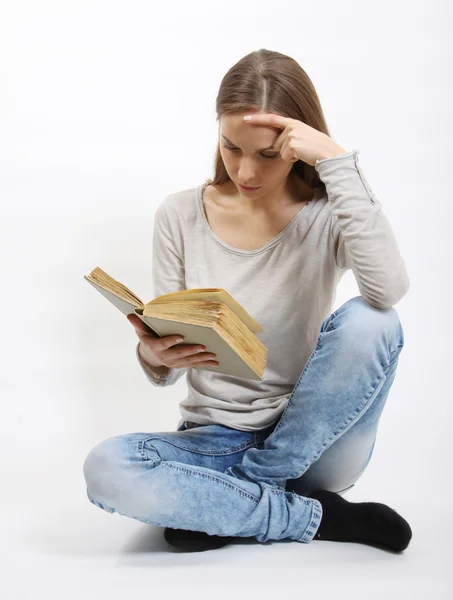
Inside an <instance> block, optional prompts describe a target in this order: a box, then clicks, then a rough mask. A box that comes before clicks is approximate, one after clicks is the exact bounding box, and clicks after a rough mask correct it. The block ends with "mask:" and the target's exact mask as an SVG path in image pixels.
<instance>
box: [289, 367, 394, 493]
mask: <svg viewBox="0 0 453 600" xmlns="http://www.w3.org/2000/svg"><path fill="white" fill-rule="evenodd" d="M397 364H398V359H397V358H396V359H395V360H394V361H393V362H392V363H391V365H390V367H389V370H388V371H387V373H386V379H385V382H384V385H383V386H382V388H381V391H380V392H379V394H378V395H377V396H376V398H375V400H374V402H373V404H372V405H371V406H370V408H369V409H368V410H367V411H366V413H365V414H364V415H362V416H361V417H360V419H359V420H358V421H357V422H356V423H355V424H354V425H353V426H352V427H351V428H350V429H348V430H347V431H346V433H344V434H343V435H342V436H341V437H340V438H338V439H337V440H336V441H335V442H334V443H333V444H332V445H331V446H329V447H328V448H327V450H325V451H324V452H323V453H322V454H321V456H320V457H319V459H318V460H317V461H316V462H314V463H312V464H311V466H310V467H309V468H308V470H307V471H306V472H305V473H304V474H303V475H302V476H301V477H299V478H298V479H289V480H288V481H287V482H286V491H291V492H295V493H296V494H301V495H303V496H308V495H309V494H311V493H312V492H313V491H315V490H317V489H323V490H329V491H332V492H336V493H337V494H340V495H343V494H344V493H345V492H347V491H348V490H349V489H351V488H352V487H353V486H354V484H355V483H356V482H357V481H358V479H359V478H360V477H361V475H362V474H363V473H364V471H365V469H366V467H367V466H368V463H369V462H370V460H371V456H372V454H373V450H374V446H375V443H376V437H377V430H378V425H379V420H380V418H381V415H382V412H383V410H384V406H385V403H386V400H387V398H388V394H389V391H390V388H391V386H392V384H393V380H394V379H395V374H396V367H397Z"/></svg>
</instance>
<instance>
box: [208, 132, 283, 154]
mask: <svg viewBox="0 0 453 600" xmlns="http://www.w3.org/2000/svg"><path fill="white" fill-rule="evenodd" d="M220 135H221V136H222V137H223V139H224V140H225V142H228V144H231V145H232V146H236V144H233V142H231V141H230V140H229V139H228V138H226V137H225V136H224V135H223V133H221V134H220ZM263 150H273V151H274V152H276V150H275V148H274V147H273V146H269V147H268V148H261V149H260V150H257V152H262V151H263Z"/></svg>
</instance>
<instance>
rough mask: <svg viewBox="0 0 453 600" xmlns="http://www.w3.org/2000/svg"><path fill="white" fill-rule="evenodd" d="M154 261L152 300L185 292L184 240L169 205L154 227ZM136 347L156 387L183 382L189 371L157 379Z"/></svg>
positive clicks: (162, 208) (171, 372)
mask: <svg viewBox="0 0 453 600" xmlns="http://www.w3.org/2000/svg"><path fill="white" fill-rule="evenodd" d="M152 246H153V258H152V265H153V267H152V279H153V298H157V297H158V296H163V295H164V294H170V293H171V292H179V291H181V290H185V289H186V282H185V271H184V262H183V259H182V256H183V252H182V236H181V233H180V231H179V228H178V226H177V222H176V220H171V219H170V218H169V216H168V214H167V206H166V201H165V200H164V201H163V202H162V203H161V204H160V205H159V206H158V208H157V210H156V213H155V216H154V227H153V244H152ZM139 345H140V342H139V343H138V344H137V346H136V356H137V360H138V362H139V364H140V366H141V367H142V370H143V372H144V373H145V375H146V377H147V378H148V380H149V381H150V382H151V383H152V384H153V385H155V386H158V387H166V386H168V385H172V384H174V383H176V382H177V381H178V379H180V377H182V376H183V375H184V374H185V373H186V372H187V370H188V368H187V367H186V368H182V369H177V368H170V369H169V372H168V374H167V375H166V376H165V377H157V375H156V374H155V373H153V372H152V370H151V367H149V366H148V365H146V364H145V363H144V362H143V360H142V359H141V356H140V353H139V351H138V347H139Z"/></svg>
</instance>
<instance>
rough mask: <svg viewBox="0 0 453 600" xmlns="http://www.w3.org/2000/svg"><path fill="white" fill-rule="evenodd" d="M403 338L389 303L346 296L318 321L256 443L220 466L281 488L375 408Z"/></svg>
mask: <svg viewBox="0 0 453 600" xmlns="http://www.w3.org/2000/svg"><path fill="white" fill-rule="evenodd" d="M403 343H404V337H403V331H402V327H401V323H400V321H399V318H398V314H397V312H396V310H395V309H393V308H390V309H385V310H381V309H377V308H374V307H372V306H371V305H370V304H368V303H367V302H366V301H365V300H364V299H363V298H362V297H361V296H357V297H355V298H352V299H351V300H348V302H346V303H345V304H343V305H342V306H341V307H340V308H339V309H338V310H337V311H335V312H334V313H333V314H332V315H331V316H330V317H329V318H328V319H326V320H325V321H324V323H323V325H322V327H321V333H320V334H319V337H318V342H317V345H316V348H315V349H314V351H313V353H312V355H311V356H310V358H309V360H308V361H307V364H306V365H305V368H304V370H303V372H302V374H301V376H300V378H299V381H298V382H297V384H296V386H295V388H294V390H293V393H292V394H291V397H290V399H289V402H288V404H287V407H286V409H285V411H284V412H283V415H282V417H281V419H280V420H279V422H278V423H277V425H276V427H275V429H274V430H273V431H272V433H271V434H270V435H269V436H268V437H267V438H266V440H265V441H264V444H263V448H262V449H260V448H250V449H249V450H248V451H247V452H246V453H245V455H244V457H243V459H242V462H241V463H240V464H237V465H233V466H231V467H228V468H227V469H226V471H225V473H226V474H228V475H232V476H233V477H236V478H238V479H242V480H245V481H253V482H257V481H260V482H264V483H267V484H269V485H272V486H276V487H279V488H280V489H285V486H286V482H287V480H290V479H298V478H300V477H301V476H302V475H304V473H305V472H306V471H308V469H309V468H310V467H312V466H313V465H314V464H316V461H318V459H320V457H321V455H322V454H323V453H325V452H326V451H327V449H328V448H329V447H330V446H332V444H334V443H337V442H338V441H339V439H340V438H341V437H342V436H344V435H345V434H346V433H347V432H348V431H350V430H351V429H352V428H353V427H354V426H355V425H356V424H358V423H359V422H360V420H361V419H363V418H364V416H365V414H366V413H367V412H368V411H369V410H370V409H372V407H373V405H374V402H376V401H377V403H378V404H377V405H376V406H377V407H379V406H380V407H381V410H382V406H383V403H384V402H385V399H386V397H387V395H388V392H389V390H390V385H391V383H392V381H393V378H394V375H395V368H396V363H397V360H398V357H399V354H400V352H401V349H402V347H403ZM366 423H367V421H366V420H365V421H363V422H362V424H363V425H365V424H366ZM357 434H360V427H359V430H356V431H355V432H354V434H353V433H351V437H350V440H351V443H352V440H354V439H358V437H360V435H357ZM339 447H340V446H339ZM339 447H338V448H339ZM334 452H336V450H332V451H331V454H330V455H327V456H328V458H330V456H333V453H334ZM325 460H326V461H327V460H328V459H325Z"/></svg>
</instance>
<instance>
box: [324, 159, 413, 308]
mask: <svg viewBox="0 0 453 600" xmlns="http://www.w3.org/2000/svg"><path fill="white" fill-rule="evenodd" d="M358 152H359V151H358V150H351V151H350V152H344V153H343V154H340V155H338V156H334V157H331V158H326V159H323V160H317V161H316V164H315V168H316V170H317V172H318V173H319V176H320V178H321V180H322V181H323V183H324V184H325V186H326V191H327V196H328V199H329V202H330V204H331V206H332V212H331V220H330V234H331V236H332V238H333V240H334V248H335V259H336V262H337V265H338V267H339V268H341V269H352V271H353V273H354V276H355V279H356V281H357V285H358V287H359V290H360V293H361V295H362V296H363V297H364V298H365V300H366V301H367V302H368V303H369V304H371V305H372V306H374V307H376V308H390V307H392V306H393V305H394V304H396V303H397V302H399V301H400V300H401V298H403V296H405V294H406V293H407V291H408V290H409V287H410V281H409V277H408V274H407V271H406V267H405V263H404V260H403V258H402V257H401V254H400V251H399V247H398V243H397V240H396V237H395V234H394V232H393V230H392V227H391V225H390V223H389V221H388V219H387V217H386V216H385V214H384V211H383V209H382V205H381V203H380V202H379V200H378V199H377V197H376V195H375V194H374V193H373V191H372V189H371V187H370V185H369V183H368V181H367V180H366V178H365V175H364V173H363V170H362V169H361V167H360V165H359V162H358Z"/></svg>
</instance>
